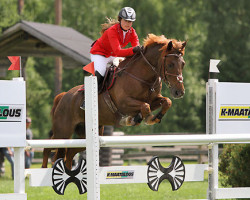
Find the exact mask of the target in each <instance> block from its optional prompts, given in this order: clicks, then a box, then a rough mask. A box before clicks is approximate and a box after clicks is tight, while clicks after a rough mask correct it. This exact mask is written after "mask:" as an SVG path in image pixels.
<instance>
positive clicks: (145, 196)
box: [0, 161, 208, 200]
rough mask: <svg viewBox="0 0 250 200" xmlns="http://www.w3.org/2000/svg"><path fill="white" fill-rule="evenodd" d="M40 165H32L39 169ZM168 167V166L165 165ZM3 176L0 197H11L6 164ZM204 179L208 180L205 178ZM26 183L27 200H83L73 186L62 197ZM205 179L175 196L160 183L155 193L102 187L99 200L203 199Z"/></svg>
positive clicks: (135, 188) (189, 184)
mask: <svg viewBox="0 0 250 200" xmlns="http://www.w3.org/2000/svg"><path fill="white" fill-rule="evenodd" d="M40 166H41V165H32V168H33V167H34V168H39V167H40ZM166 166H167V165H166ZM5 170H6V172H5V175H4V176H3V177H0V193H13V191H14V182H13V180H12V179H11V172H10V165H9V163H8V162H7V161H6V162H5ZM205 177H207V176H205ZM28 182H29V180H28V179H26V188H25V190H26V193H27V194H28V200H78V199H79V200H86V199H87V195H86V194H84V195H79V193H78V189H77V187H76V186H75V185H74V184H73V183H72V184H69V185H68V187H67V188H66V190H65V195H64V196H61V195H58V194H56V193H55V192H54V190H53V189H52V187H30V186H29V183H28ZM207 187H208V184H207V179H206V180H205V181H204V182H186V183H185V182H184V184H183V186H182V187H181V188H180V189H179V190H178V191H175V192H172V191H171V186H170V184H169V183H168V182H167V181H163V182H162V183H161V185H160V187H159V191H158V192H153V191H151V190H150V189H149V188H148V186H147V184H117V185H101V199H104V200H153V199H154V200H167V199H171V200H174V199H182V200H183V199H205V198H206V192H207Z"/></svg>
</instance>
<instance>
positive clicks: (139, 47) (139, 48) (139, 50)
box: [133, 46, 143, 54]
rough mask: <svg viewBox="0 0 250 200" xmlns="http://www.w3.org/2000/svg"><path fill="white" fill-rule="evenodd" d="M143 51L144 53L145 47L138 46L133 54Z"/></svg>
mask: <svg viewBox="0 0 250 200" xmlns="http://www.w3.org/2000/svg"><path fill="white" fill-rule="evenodd" d="M142 51H143V46H136V47H134V48H133V52H134V53H135V54H137V53H140V52H142Z"/></svg>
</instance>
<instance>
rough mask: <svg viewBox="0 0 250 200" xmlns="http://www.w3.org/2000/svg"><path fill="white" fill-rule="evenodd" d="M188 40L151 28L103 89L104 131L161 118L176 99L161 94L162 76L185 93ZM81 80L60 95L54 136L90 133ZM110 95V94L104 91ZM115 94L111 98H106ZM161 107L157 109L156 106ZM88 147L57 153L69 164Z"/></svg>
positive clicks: (101, 122) (54, 116) (101, 112)
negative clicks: (153, 31)
mask: <svg viewBox="0 0 250 200" xmlns="http://www.w3.org/2000/svg"><path fill="white" fill-rule="evenodd" d="M185 46H186V42H181V41H177V40H175V39H167V38H165V37H164V36H163V35H162V36H156V35H154V34H149V35H148V36H147V38H146V39H145V40H144V50H143V52H141V53H139V54H136V55H134V56H132V57H127V58H126V59H125V60H124V61H122V62H121V63H120V64H119V67H118V72H119V73H116V75H117V76H116V80H115V83H114V85H113V86H112V87H111V88H110V89H109V90H108V92H107V90H106V92H102V93H100V94H99V95H98V107H99V125H100V134H101V133H102V127H103V126H104V125H117V124H119V125H122V126H133V125H138V124H140V123H141V121H142V120H144V121H145V123H146V124H148V125H153V124H155V123H159V122H160V121H161V119H162V117H163V116H164V115H165V113H166V112H167V111H168V109H169V108H170V107H171V105H172V102H171V100H170V99H169V98H167V97H163V96H162V95H161V89H162V81H164V82H165V83H166V84H167V86H168V87H169V89H170V93H171V96H172V97H174V98H181V97H183V95H184V92H185V89H184V84H183V76H182V70H183V68H184V65H185V62H184V59H183V55H184V51H185ZM80 87H81V86H76V87H74V88H72V89H71V90H69V91H68V92H64V93H61V94H59V95H58V96H56V98H55V100H54V105H53V108H52V112H51V114H52V130H53V136H52V138H51V139H69V138H71V137H72V135H73V133H76V132H77V133H78V135H80V138H85V125H84V122H85V113H84V111H83V110H81V109H80V106H81V104H82V102H83V100H84V94H83V93H82V92H78V90H79V88H80ZM105 96H106V97H105ZM107 96H110V97H111V98H110V99H111V102H109V101H108V100H107ZM158 108H161V109H160V110H159V112H158V113H157V114H156V115H153V114H152V111H154V110H156V109H158ZM83 150H85V149H84V148H68V149H58V150H57V154H56V157H55V159H58V158H65V161H66V166H67V167H68V168H69V169H70V168H71V165H72V159H73V157H74V155H75V154H76V153H78V152H80V151H83ZM50 151H51V149H44V158H43V164H42V167H47V163H48V155H49V153H50Z"/></svg>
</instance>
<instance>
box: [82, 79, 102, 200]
mask: <svg viewBox="0 0 250 200" xmlns="http://www.w3.org/2000/svg"><path fill="white" fill-rule="evenodd" d="M84 84H85V105H87V106H85V107H86V108H85V125H86V140H87V141H88V142H87V143H86V158H87V180H88V183H87V191H88V192H87V199H90V200H100V180H99V149H100V144H99V122H98V92H97V78H96V77H95V76H90V77H85V80H84Z"/></svg>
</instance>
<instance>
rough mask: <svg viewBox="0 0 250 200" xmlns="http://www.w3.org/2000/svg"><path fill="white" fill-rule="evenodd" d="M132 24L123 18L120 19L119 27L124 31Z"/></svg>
mask: <svg viewBox="0 0 250 200" xmlns="http://www.w3.org/2000/svg"><path fill="white" fill-rule="evenodd" d="M132 25H133V22H131V21H128V20H125V19H122V20H121V27H122V28H123V29H124V30H125V31H127V30H129V29H130V28H131V27H132Z"/></svg>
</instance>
